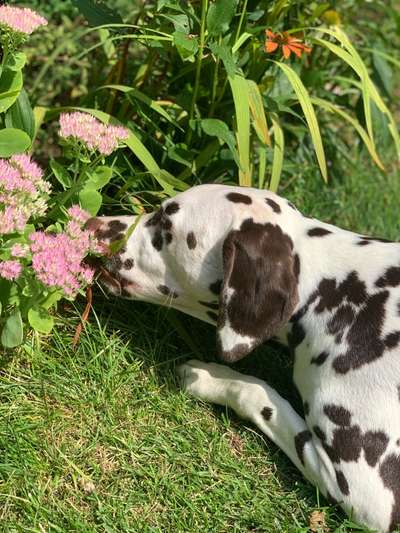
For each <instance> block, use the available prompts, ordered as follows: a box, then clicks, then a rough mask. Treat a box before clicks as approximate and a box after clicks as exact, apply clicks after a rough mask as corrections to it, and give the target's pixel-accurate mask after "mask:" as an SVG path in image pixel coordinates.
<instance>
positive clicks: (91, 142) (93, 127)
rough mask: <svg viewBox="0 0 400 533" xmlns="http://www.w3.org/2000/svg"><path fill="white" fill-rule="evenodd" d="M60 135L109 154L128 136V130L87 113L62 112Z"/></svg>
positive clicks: (90, 148)
mask: <svg viewBox="0 0 400 533" xmlns="http://www.w3.org/2000/svg"><path fill="white" fill-rule="evenodd" d="M59 134H60V136H61V137H63V138H65V139H68V138H70V137H72V138H75V139H77V140H78V141H81V142H82V143H83V144H84V145H86V147H87V148H89V150H97V151H98V152H100V153H101V154H103V155H109V154H111V152H113V151H114V150H116V149H117V148H118V143H119V142H120V141H123V140H125V139H127V138H128V137H129V131H128V130H127V129H126V128H123V127H119V126H110V125H107V124H103V123H102V122H100V121H99V120H97V119H96V118H94V117H93V116H92V115H89V114H88V113H80V112H76V113H62V114H61V115H60V131H59Z"/></svg>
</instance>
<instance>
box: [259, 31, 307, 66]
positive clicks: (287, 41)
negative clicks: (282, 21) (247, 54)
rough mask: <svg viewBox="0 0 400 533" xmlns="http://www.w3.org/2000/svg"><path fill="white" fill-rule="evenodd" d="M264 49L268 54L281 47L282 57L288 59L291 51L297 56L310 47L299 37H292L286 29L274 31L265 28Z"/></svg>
mask: <svg viewBox="0 0 400 533" xmlns="http://www.w3.org/2000/svg"><path fill="white" fill-rule="evenodd" d="M265 35H266V39H265V51H266V52H267V53H268V54H270V53H272V52H275V51H276V50H277V49H278V48H279V47H282V52H283V57H284V58H285V59H288V58H289V57H290V54H291V53H292V52H293V53H294V54H295V55H296V56H297V57H301V54H302V53H303V52H305V53H307V54H308V53H310V52H311V48H310V47H309V46H306V45H305V44H303V43H302V42H301V40H300V39H297V38H296V37H292V36H291V35H289V33H288V32H287V31H284V32H277V33H274V32H273V31H271V30H265Z"/></svg>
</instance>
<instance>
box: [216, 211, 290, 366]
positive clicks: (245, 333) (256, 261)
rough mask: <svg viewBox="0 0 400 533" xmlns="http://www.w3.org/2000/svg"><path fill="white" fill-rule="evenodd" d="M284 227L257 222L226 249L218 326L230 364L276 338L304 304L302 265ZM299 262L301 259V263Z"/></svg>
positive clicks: (229, 239)
mask: <svg viewBox="0 0 400 533" xmlns="http://www.w3.org/2000/svg"><path fill="white" fill-rule="evenodd" d="M292 249H293V243H292V240H291V239H290V237H289V236H288V235H286V234H284V233H283V232H282V230H281V228H280V227H279V226H274V225H272V224H257V223H255V222H253V221H252V220H251V219H248V220H246V221H244V222H243V224H242V226H241V228H240V230H237V231H232V232H231V233H230V234H229V235H228V236H227V238H226V239H225V242H224V245H223V251H222V256H223V272H224V279H223V285H222V289H221V294H220V302H219V306H220V311H219V318H218V326H217V336H218V347H219V350H220V356H221V358H222V359H223V360H224V361H229V362H233V361H237V360H239V359H241V358H242V357H244V356H245V355H247V354H248V353H250V352H251V351H252V350H253V349H254V348H255V347H256V346H258V345H259V344H261V343H262V342H264V341H266V340H267V339H269V338H271V337H272V336H273V335H275V334H276V333H277V332H278V330H279V329H280V328H281V327H282V326H283V325H284V324H285V323H286V322H287V321H288V320H289V318H290V317H291V315H292V313H293V310H294V308H295V307H296V305H297V302H298V291H297V285H298V267H299V265H298V260H295V258H294V256H293V252H292ZM297 259H298V258H297Z"/></svg>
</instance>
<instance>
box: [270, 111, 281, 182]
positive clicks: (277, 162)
mask: <svg viewBox="0 0 400 533" xmlns="http://www.w3.org/2000/svg"><path fill="white" fill-rule="evenodd" d="M271 121H272V126H273V128H274V157H273V160H272V171H271V180H270V183H269V189H270V190H271V191H272V192H276V191H277V190H278V186H279V181H280V179H281V174H282V166H283V154H284V151H285V137H284V135H283V130H282V126H281V124H280V122H279V118H278V115H276V113H271Z"/></svg>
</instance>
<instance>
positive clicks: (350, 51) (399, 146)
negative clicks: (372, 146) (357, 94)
mask: <svg viewBox="0 0 400 533" xmlns="http://www.w3.org/2000/svg"><path fill="white" fill-rule="evenodd" d="M318 31H321V32H322V33H327V34H328V35H331V36H332V37H334V38H335V39H337V40H338V41H339V42H340V43H341V45H342V46H343V47H344V49H345V50H343V49H342V48H340V47H339V46H337V45H335V44H333V43H331V42H329V41H326V40H325V39H314V41H315V42H317V43H318V44H321V45H322V46H325V47H326V48H328V49H329V50H331V51H332V52H333V53H335V54H336V55H338V56H339V57H341V58H342V59H343V60H344V61H345V62H346V63H347V64H348V65H350V67H351V68H352V69H353V70H354V71H355V72H356V74H358V76H359V77H360V80H361V90H362V94H363V103H364V112H365V121H366V125H367V131H368V134H369V137H370V139H371V142H372V143H373V142H374V140H373V130H372V115H371V105H370V101H371V100H372V101H373V102H374V103H375V105H376V106H377V108H378V109H379V110H380V112H381V113H383V114H384V115H386V117H387V119H388V121H389V124H388V129H389V131H390V133H391V135H392V137H393V141H394V143H395V146H396V150H397V154H398V157H399V158H400V137H399V132H398V130H397V125H396V121H395V120H394V117H393V115H392V114H391V112H390V111H389V108H388V107H387V105H386V104H385V102H384V101H383V99H382V97H381V96H380V94H379V92H378V91H377V89H376V87H375V85H374V84H373V83H372V81H371V78H370V77H369V74H368V69H367V67H366V65H365V63H364V62H363V60H362V59H361V57H360V55H359V54H358V52H357V50H356V49H355V48H354V46H353V45H352V44H351V42H350V40H349V38H348V37H347V35H346V33H345V32H344V31H343V30H341V29H340V28H335V29H328V28H318Z"/></svg>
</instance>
